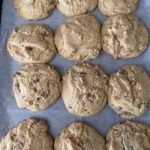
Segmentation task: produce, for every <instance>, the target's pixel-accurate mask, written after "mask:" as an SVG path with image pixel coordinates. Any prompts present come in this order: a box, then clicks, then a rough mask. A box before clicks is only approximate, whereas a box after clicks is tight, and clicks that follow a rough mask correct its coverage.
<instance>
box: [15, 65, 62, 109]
mask: <svg viewBox="0 0 150 150" xmlns="http://www.w3.org/2000/svg"><path fill="white" fill-rule="evenodd" d="M13 79H14V82H13V91H14V96H15V98H16V101H17V105H18V107H19V108H21V109H22V108H27V109H30V110H32V111H41V110H44V109H46V108H48V107H49V106H50V105H52V104H53V103H54V102H55V101H56V100H57V99H58V97H59V96H60V93H61V82H60V77H59V75H58V73H57V72H56V71H55V69H54V68H53V67H52V66H49V65H45V64H28V65H26V66H24V67H22V68H21V69H20V70H19V71H18V72H17V73H16V74H15V75H14V76H13Z"/></svg>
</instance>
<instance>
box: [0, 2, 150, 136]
mask: <svg viewBox="0 0 150 150" xmlns="http://www.w3.org/2000/svg"><path fill="white" fill-rule="evenodd" d="M1 2H2V1H1ZM92 14H93V15H95V16H96V17H97V18H98V20H99V21H100V24H101V25H102V24H103V21H104V20H105V19H106V18H107V17H106V16H103V15H102V14H101V12H100V11H99V9H98V8H96V9H95V10H94V11H93V12H92ZM134 14H136V15H137V16H139V17H140V18H141V19H142V20H143V21H144V22H145V24H146V26H147V28H148V30H149V31H150V0H140V3H139V8H138V9H137V11H135V13H134ZM66 18H67V17H65V16H64V15H63V14H61V13H60V12H59V11H58V10H57V9H55V10H54V11H53V13H52V15H51V16H50V17H48V18H46V19H44V20H40V21H25V20H23V19H21V18H20V17H18V16H17V13H16V10H15V9H14V8H13V0H4V1H3V9H2V22H1V25H2V26H1V36H0V138H1V137H2V136H3V135H5V134H6V133H7V132H8V130H9V129H10V128H12V127H14V126H15V125H16V124H17V123H18V122H20V121H22V120H24V119H27V118H30V117H37V118H40V119H44V120H46V121H47V123H48V124H49V126H50V128H49V132H50V134H51V135H52V136H53V137H55V136H56V135H58V134H59V133H60V132H61V130H62V129H63V128H64V127H65V126H68V125H69V124H70V123H72V122H74V121H81V122H86V123H87V124H89V125H91V126H92V127H93V128H95V129H96V130H97V131H98V132H99V133H101V134H102V135H103V136H105V135H106V133H107V131H108V130H109V128H111V127H112V125H114V124H115V123H117V122H120V121H124V119H121V118H120V117H119V116H118V115H117V114H116V113H115V112H114V111H113V110H112V109H110V108H109V107H108V105H107V106H106V107H105V108H104V109H103V110H102V111H101V112H100V113H98V114H97V115H95V116H92V117H78V116H75V115H72V114H70V113H68V111H67V110H66V108H65V106H64V103H63V101H62V98H61V97H60V98H59V100H58V101H57V102H56V103H55V104H53V105H52V106H51V107H49V108H48V109H47V110H44V111H41V112H32V111H30V110H27V109H22V110H21V109H19V108H18V107H17V105H16V101H15V99H14V96H13V91H12V78H11V76H12V75H13V74H15V72H17V70H18V69H19V68H20V67H21V66H22V65H21V64H19V63H17V62H16V61H14V60H13V59H12V58H10V56H9V55H8V53H7V51H6V43H7V38H8V36H9V34H10V33H11V32H12V30H13V28H14V27H15V26H17V25H22V24H32V23H38V24H47V25H49V26H50V27H51V28H52V29H53V31H54V32H56V30H57V28H58V26H60V25H61V23H62V22H63V21H64V20H65V19H66ZM89 63H91V64H97V65H99V66H100V67H101V68H102V69H103V70H104V71H105V72H106V73H107V74H108V75H110V74H111V73H113V72H115V71H117V70H118V69H120V68H121V67H123V66H125V65H129V64H136V65H139V66H142V67H144V69H145V70H146V71H147V72H148V73H149V75H150V46H149V47H148V49H147V50H146V51H145V52H144V53H143V54H142V55H141V56H139V57H137V58H132V59H127V60H123V59H119V60H117V61H115V60H114V58H113V57H112V56H110V55H109V54H107V53H105V52H104V51H101V53H100V57H99V58H98V59H95V60H91V61H89ZM49 64H51V65H53V66H55V68H56V70H57V71H58V72H59V73H60V74H61V75H63V74H64V73H65V70H67V69H69V68H70V67H71V66H72V65H75V64H77V62H74V61H69V60H66V59H64V58H62V57H61V56H60V55H59V54H57V56H56V57H55V58H54V59H53V60H52V61H51V62H50V63H49ZM133 120H134V121H140V122H144V123H147V124H148V125H150V108H148V110H147V111H146V112H145V114H144V115H143V116H142V117H139V118H137V119H133Z"/></svg>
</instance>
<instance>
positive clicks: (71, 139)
mask: <svg viewBox="0 0 150 150" xmlns="http://www.w3.org/2000/svg"><path fill="white" fill-rule="evenodd" d="M54 149H55V150H106V146H105V140H104V139H103V137H102V136H100V135H99V134H98V133H97V132H96V131H95V130H94V129H93V128H92V127H90V126H88V125H86V124H83V123H79V122H75V123H72V124H71V125H70V126H69V127H67V128H65V129H64V130H63V131H62V133H61V134H60V135H58V136H57V137H56V138H55V143H54Z"/></svg>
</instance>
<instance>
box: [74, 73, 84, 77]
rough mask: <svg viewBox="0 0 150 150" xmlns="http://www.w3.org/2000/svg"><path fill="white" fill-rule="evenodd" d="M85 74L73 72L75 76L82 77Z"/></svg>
mask: <svg viewBox="0 0 150 150" xmlns="http://www.w3.org/2000/svg"><path fill="white" fill-rule="evenodd" d="M85 75H86V73H85V72H75V76H78V77H84V76H85Z"/></svg>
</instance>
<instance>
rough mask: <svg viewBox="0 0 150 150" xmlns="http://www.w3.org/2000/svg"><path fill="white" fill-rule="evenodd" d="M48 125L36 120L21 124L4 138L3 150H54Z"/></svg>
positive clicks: (28, 120)
mask: <svg viewBox="0 0 150 150" xmlns="http://www.w3.org/2000/svg"><path fill="white" fill-rule="evenodd" d="M47 130H48V125H47V124H46V123H45V122H44V121H42V120H38V119H36V118H30V119H27V120H25V121H22V122H20V123H19V124H18V125H17V126H16V127H14V128H12V129H10V131H9V132H8V133H7V134H6V135H5V136H3V137H2V140H1V142H0V149H1V150H53V140H52V138H51V136H50V135H49V134H47Z"/></svg>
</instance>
